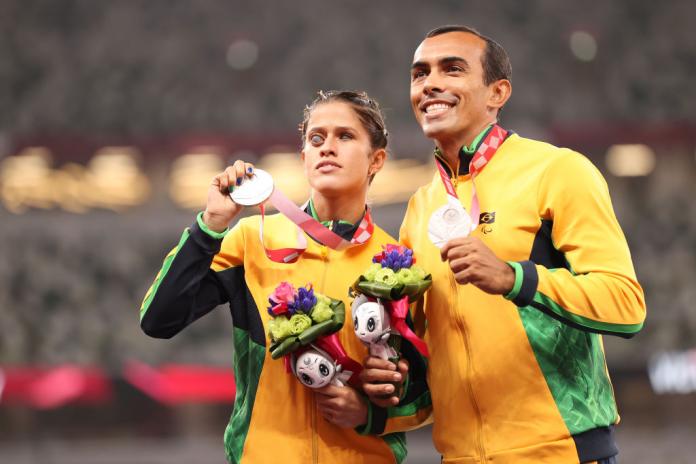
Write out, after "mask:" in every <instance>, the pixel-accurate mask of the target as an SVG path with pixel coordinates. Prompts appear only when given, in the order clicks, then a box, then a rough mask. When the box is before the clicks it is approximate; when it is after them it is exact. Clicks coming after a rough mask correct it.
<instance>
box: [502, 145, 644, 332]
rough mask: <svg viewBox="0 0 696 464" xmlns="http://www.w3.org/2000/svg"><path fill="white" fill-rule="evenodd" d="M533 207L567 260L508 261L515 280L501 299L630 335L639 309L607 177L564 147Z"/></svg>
mask: <svg viewBox="0 0 696 464" xmlns="http://www.w3.org/2000/svg"><path fill="white" fill-rule="evenodd" d="M537 203H538V206H539V208H540V215H541V217H542V218H548V219H550V220H551V221H552V222H551V224H552V226H551V232H550V235H551V236H550V238H551V241H552V243H553V246H554V248H555V249H556V250H557V251H559V252H560V253H562V255H563V257H564V258H565V261H566V265H565V266H564V267H559V268H554V269H549V268H547V267H545V266H542V265H540V264H535V263H534V262H533V261H531V260H530V261H521V262H508V264H510V265H511V266H512V267H513V269H514V270H515V285H514V287H513V289H512V291H511V292H510V293H509V294H508V295H506V298H508V299H510V300H512V301H513V302H514V303H515V304H516V305H517V306H528V305H531V306H533V307H535V308H537V309H539V310H540V311H543V312H545V313H547V314H549V315H550V316H552V317H555V318H556V319H559V320H561V321H562V322H564V323H566V324H569V325H571V326H573V327H575V328H578V329H581V330H585V331H590V332H597V333H604V334H610V335H618V336H621V337H625V338H630V337H631V336H633V335H634V334H635V333H637V332H638V331H640V329H641V328H642V326H643V321H644V320H645V314H646V308H645V300H644V296H643V290H642V288H641V287H640V285H639V284H638V281H637V279H636V275H635V271H634V269H633V263H632V262H631V255H630V251H629V249H628V245H627V243H626V239H625V237H624V235H623V232H622V231H621V227H620V226H619V224H618V221H617V219H616V216H615V214H614V210H613V208H612V205H611V200H610V197H609V190H608V187H607V184H606V181H605V180H604V178H603V177H602V175H601V174H600V173H599V171H598V170H597V169H596V168H595V167H594V166H593V165H592V164H591V163H590V161H589V160H588V159H587V158H585V157H584V156H582V155H580V154H578V153H575V152H572V151H570V150H563V153H561V155H560V156H559V157H558V159H556V160H554V161H552V162H551V163H550V165H549V166H548V167H547V168H546V170H545V172H544V174H543V175H542V178H541V181H540V184H539V191H538V200H537Z"/></svg>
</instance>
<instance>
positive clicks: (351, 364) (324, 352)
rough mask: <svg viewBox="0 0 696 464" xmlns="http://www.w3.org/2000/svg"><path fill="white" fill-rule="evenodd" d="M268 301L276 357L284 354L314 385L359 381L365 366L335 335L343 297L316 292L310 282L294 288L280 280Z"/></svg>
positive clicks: (298, 373) (302, 377)
mask: <svg viewBox="0 0 696 464" xmlns="http://www.w3.org/2000/svg"><path fill="white" fill-rule="evenodd" d="M268 302H269V307H268V314H270V315H271V317H272V318H273V319H271V321H270V322H269V324H268V332H269V337H270V339H271V344H270V347H269V351H270V353H271V357H272V358H273V359H278V358H280V357H284V359H285V363H286V367H287V368H288V370H289V371H292V372H294V373H295V375H296V376H297V377H298V378H299V379H300V381H301V382H302V383H303V384H305V385H307V386H308V387H311V388H320V387H323V386H324V385H327V384H328V383H331V382H332V383H334V384H337V385H342V384H343V383H345V382H349V383H354V382H356V381H357V374H359V373H360V370H361V369H362V367H361V366H360V364H359V363H357V362H356V361H355V360H353V359H351V358H350V357H349V356H348V355H347V354H346V352H345V349H344V348H343V346H342V345H341V342H340V340H339V339H338V337H337V336H336V332H338V331H339V330H340V329H341V327H343V322H344V320H345V305H344V304H343V301H341V300H335V299H332V298H329V297H327V296H325V295H322V294H320V293H316V292H314V289H313V288H312V286H311V285H307V286H305V287H299V288H298V289H295V287H293V286H292V285H291V284H290V283H288V282H281V283H280V284H279V285H278V286H277V287H276V289H275V290H274V291H273V293H272V294H271V296H270V297H269V298H268Z"/></svg>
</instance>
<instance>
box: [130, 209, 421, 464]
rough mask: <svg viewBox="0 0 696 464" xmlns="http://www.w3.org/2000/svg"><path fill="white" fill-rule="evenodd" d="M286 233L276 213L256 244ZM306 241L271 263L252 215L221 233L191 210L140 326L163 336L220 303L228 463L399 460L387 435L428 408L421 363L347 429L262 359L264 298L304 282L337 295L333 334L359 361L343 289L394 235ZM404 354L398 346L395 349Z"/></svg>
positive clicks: (284, 239) (399, 451) (292, 233)
mask: <svg viewBox="0 0 696 464" xmlns="http://www.w3.org/2000/svg"><path fill="white" fill-rule="evenodd" d="M296 230H297V229H296V226H295V225H294V224H293V223H292V222H290V221H289V220H288V219H287V218H285V217H284V216H281V215H272V216H268V217H267V218H266V222H265V227H264V231H265V234H264V235H265V241H266V246H267V247H269V248H284V247H294V246H296V241H297V238H296ZM351 235H352V233H351ZM223 237H224V238H223ZM307 241H308V248H307V250H306V251H305V252H304V254H303V255H302V256H301V257H300V258H299V260H298V261H297V262H295V263H293V264H280V263H275V262H272V261H270V260H269V259H268V258H267V257H266V255H265V254H264V250H263V247H262V246H261V243H260V241H259V217H258V216H253V217H250V218H246V219H242V220H240V221H239V222H238V223H237V225H236V226H235V227H234V228H233V229H232V230H230V231H229V232H228V233H226V234H224V233H221V234H217V233H215V232H212V231H210V230H208V229H207V228H206V226H205V224H204V223H203V222H202V221H201V215H199V216H198V220H197V221H196V223H194V224H193V226H192V227H191V228H190V229H186V231H184V233H183V235H182V237H181V240H180V241H179V244H178V245H177V246H176V247H175V248H174V249H173V250H172V251H171V253H169V255H168V256H167V257H166V258H165V260H164V264H163V267H162V270H161V271H160V273H159V275H158V276H157V278H156V279H155V282H154V284H153V285H152V287H151V289H150V290H149V291H148V293H147V295H146V296H145V300H144V301H143V305H142V308H141V311H140V313H141V316H140V317H141V326H142V328H143V330H144V331H145V332H146V333H147V334H149V335H151V336H154V337H161V338H169V337H171V336H173V335H174V334H176V333H177V332H179V331H180V330H181V329H183V328H184V327H186V326H187V325H188V324H190V323H191V322H193V321H195V320H196V319H197V318H199V317H201V316H203V315H204V314H206V313H208V312H209V311H211V310H212V309H213V308H215V307H216V306H217V305H219V304H223V303H229V306H230V311H231V313H232V331H231V332H232V333H233V336H234V372H235V377H236V387H237V393H236V399H235V404H234V409H233V411H232V417H231V418H230V422H229V425H228V426H227V429H226V431H225V449H226V452H227V458H228V460H229V461H230V462H233V463H242V464H243V463H252V464H255V463H266V462H268V463H271V462H283V463H297V464H300V463H301V464H306V463H341V464H343V463H365V464H367V463H370V464H372V463H394V462H401V461H402V460H403V459H404V457H405V456H406V447H405V444H406V442H405V437H404V434H403V433H391V434H389V433H388V432H390V431H391V430H392V429H399V430H404V429H409V428H411V427H412V426H415V425H417V424H419V423H421V422H422V421H423V420H424V418H425V417H428V416H429V414H430V398H429V393H428V391H427V385H426V384H425V366H424V364H422V361H421V363H420V364H419V360H418V359H409V361H410V362H411V363H412V364H413V365H414V366H415V367H416V371H412V373H411V376H410V377H411V379H410V382H409V390H408V393H407V398H405V400H404V401H402V404H401V405H400V406H399V407H397V408H391V409H388V410H384V409H381V408H377V407H370V411H369V422H368V424H366V425H365V426H364V427H361V428H360V431H356V430H352V429H343V428H339V427H337V426H335V425H333V424H331V423H329V422H326V421H325V420H324V418H323V417H322V416H321V415H320V414H318V413H317V408H316V403H315V400H314V398H313V392H312V390H310V389H308V388H306V387H305V386H303V385H302V384H301V383H300V382H299V381H298V380H297V379H296V378H295V377H294V376H293V375H291V374H288V373H286V372H285V369H284V365H283V361H282V360H272V359H271V357H270V354H269V353H268V349H267V346H268V345H269V338H268V335H267V334H268V329H267V324H268V322H269V320H270V316H269V315H268V313H267V311H266V307H267V306H268V297H269V295H270V294H271V293H272V292H273V290H274V289H275V287H276V286H277V285H278V284H279V283H280V282H281V281H288V282H290V283H291V284H293V285H294V286H296V287H298V286H304V285H306V284H308V283H312V284H313V285H314V288H315V290H316V291H317V292H319V293H322V294H324V295H327V296H329V297H331V298H335V299H343V300H344V303H345V304H346V321H347V323H346V324H345V325H344V327H343V328H342V329H341V331H340V332H339V338H340V340H341V342H342V344H343V346H344V347H345V349H346V352H347V353H348V355H349V356H351V357H352V358H353V359H355V360H357V361H358V362H362V360H363V358H364V357H365V356H366V354H367V351H366V349H365V347H364V346H363V345H362V344H361V342H360V340H359V339H358V338H357V337H356V336H355V334H354V333H353V324H352V323H351V322H350V321H352V317H351V314H350V301H349V299H348V289H349V287H350V286H351V284H352V283H353V281H354V280H355V279H356V278H357V276H358V275H359V274H360V273H361V272H363V271H364V270H365V269H366V268H367V267H368V266H369V265H370V263H371V259H372V256H373V255H374V254H375V253H378V252H379V251H381V249H382V246H383V245H385V244H387V243H394V242H395V240H394V239H393V238H392V237H390V236H389V235H388V234H387V233H386V232H384V231H383V230H382V229H380V228H379V227H377V226H375V230H374V234H373V236H372V238H371V239H370V240H369V241H368V242H367V243H365V244H363V245H360V246H354V247H351V248H348V249H346V250H343V251H336V250H332V249H329V248H327V247H325V246H322V245H319V244H318V243H317V242H315V241H313V240H312V239H311V238H308V240H307ZM405 345H406V344H405ZM408 350H409V347H406V349H405V351H404V353H405V354H407V353H406V352H407V351H408ZM412 352H415V350H412ZM359 432H360V433H359ZM361 433H363V434H361ZM368 433H370V434H379V433H387V434H385V435H383V436H381V437H378V436H376V435H368Z"/></svg>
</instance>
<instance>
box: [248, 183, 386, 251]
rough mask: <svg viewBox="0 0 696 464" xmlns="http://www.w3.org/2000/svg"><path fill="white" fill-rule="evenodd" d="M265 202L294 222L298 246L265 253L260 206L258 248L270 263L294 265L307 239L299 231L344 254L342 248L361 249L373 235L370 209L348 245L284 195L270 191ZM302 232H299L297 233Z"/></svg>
mask: <svg viewBox="0 0 696 464" xmlns="http://www.w3.org/2000/svg"><path fill="white" fill-rule="evenodd" d="M268 201H270V203H271V204H272V205H273V206H274V207H275V208H276V209H277V210H278V211H280V212H281V213H282V214H283V215H284V216H285V217H287V218H288V219H290V220H291V221H292V222H294V223H295V224H296V225H297V227H298V229H297V242H298V248H278V249H274V250H271V249H268V248H266V245H265V244H264V241H263V223H264V218H265V208H264V205H263V204H260V205H259V208H260V209H261V225H260V227H259V239H260V240H261V245H263V249H264V251H265V252H266V256H268V259H270V260H271V261H275V262H276V263H294V262H295V261H297V260H298V258H299V257H300V255H301V254H302V253H304V251H305V250H306V249H307V239H306V238H305V236H304V235H303V234H302V232H301V230H303V231H305V232H306V233H307V234H309V235H311V236H312V237H314V239H315V240H317V241H318V242H319V243H321V244H322V245H325V246H327V247H329V248H332V249H334V250H343V249H345V248H348V247H351V246H354V245H361V244H363V243H365V242H367V241H368V240H369V239H370V237H371V236H372V232H373V231H374V223H373V222H372V215H371V214H370V208H367V209H366V210H365V214H364V215H363V218H362V220H361V221H360V224H359V225H358V228H357V229H356V230H355V233H354V234H353V238H351V239H350V241H348V240H346V239H344V238H343V237H341V236H340V235H338V234H336V233H335V232H333V231H332V230H330V229H329V228H327V227H326V226H325V225H323V224H322V223H321V222H319V221H317V220H316V219H314V218H313V217H312V216H310V215H309V214H307V213H306V212H304V211H303V209H304V206H303V207H302V208H299V207H298V206H297V205H296V204H295V203H293V202H292V201H291V200H290V199H289V198H288V197H287V196H285V194H283V193H282V192H281V191H280V190H278V189H277V188H274V189H273V193H271V196H270V197H269V198H268ZM300 229H301V230H300Z"/></svg>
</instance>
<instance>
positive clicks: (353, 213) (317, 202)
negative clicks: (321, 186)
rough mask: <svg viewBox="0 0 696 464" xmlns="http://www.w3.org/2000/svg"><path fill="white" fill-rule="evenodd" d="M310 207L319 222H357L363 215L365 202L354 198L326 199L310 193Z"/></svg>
mask: <svg viewBox="0 0 696 464" xmlns="http://www.w3.org/2000/svg"><path fill="white" fill-rule="evenodd" d="M312 205H313V206H314V212H315V213H316V215H317V218H318V219H319V221H320V222H324V221H347V222H350V223H351V224H356V223H357V222H359V221H360V220H361V219H362V217H363V215H364V213H365V201H364V199H363V201H362V202H360V201H358V200H356V196H347V195H346V196H340V197H332V198H327V197H325V196H323V195H321V194H320V193H318V192H316V191H315V192H312Z"/></svg>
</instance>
